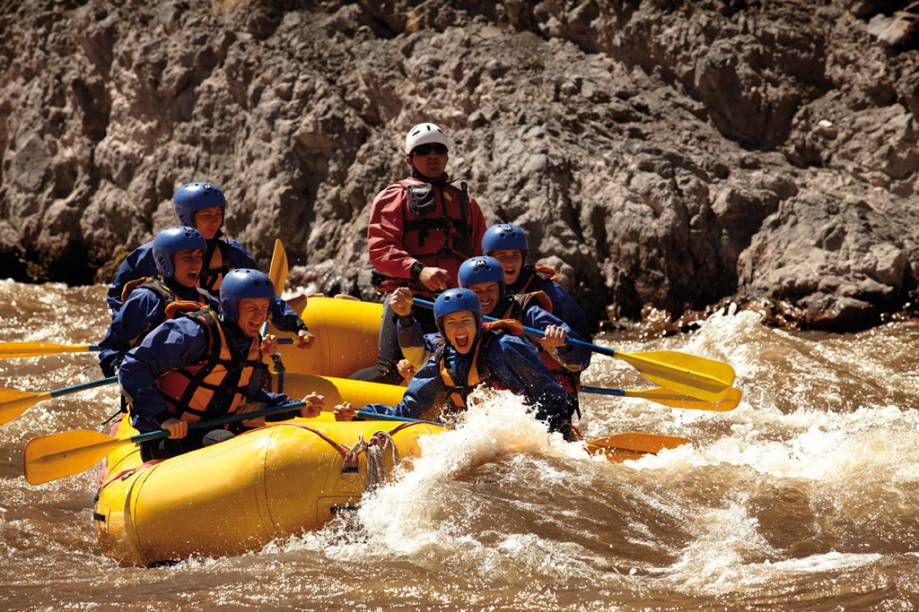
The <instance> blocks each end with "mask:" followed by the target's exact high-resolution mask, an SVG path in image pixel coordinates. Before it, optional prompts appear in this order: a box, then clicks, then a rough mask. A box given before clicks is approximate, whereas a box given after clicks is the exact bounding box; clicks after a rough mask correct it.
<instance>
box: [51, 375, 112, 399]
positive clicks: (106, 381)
mask: <svg viewBox="0 0 919 612" xmlns="http://www.w3.org/2000/svg"><path fill="white" fill-rule="evenodd" d="M117 381H118V377H117V376H109V377H108V378H100V379H99V380H93V381H90V382H85V383H80V384H78V385H71V386H70V387H61V388H60V389H52V390H51V397H59V396H61V395H67V394H68V393H76V392H77V391H83V390H84V389H92V388H93V387H101V386H102V385H107V384H110V383H113V382H117Z"/></svg>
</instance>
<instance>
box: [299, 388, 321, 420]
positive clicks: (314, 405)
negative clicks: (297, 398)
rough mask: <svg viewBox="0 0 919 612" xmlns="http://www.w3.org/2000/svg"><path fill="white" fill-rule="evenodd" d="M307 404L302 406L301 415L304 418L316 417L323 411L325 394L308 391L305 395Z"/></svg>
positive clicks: (304, 398) (304, 399)
mask: <svg viewBox="0 0 919 612" xmlns="http://www.w3.org/2000/svg"><path fill="white" fill-rule="evenodd" d="M303 401H304V402H306V405H304V406H301V407H300V416H301V417H303V418H304V419H314V418H316V417H318V416H319V413H320V412H322V408H323V406H325V396H324V395H319V394H318V393H315V392H314V393H307V394H306V395H304V396H303Z"/></svg>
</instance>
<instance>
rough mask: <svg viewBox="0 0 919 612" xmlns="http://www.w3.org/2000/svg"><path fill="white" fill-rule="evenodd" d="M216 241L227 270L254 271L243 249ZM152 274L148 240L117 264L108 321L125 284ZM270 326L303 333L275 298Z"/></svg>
mask: <svg viewBox="0 0 919 612" xmlns="http://www.w3.org/2000/svg"><path fill="white" fill-rule="evenodd" d="M217 240H223V241H224V242H226V244H227V252H228V254H229V259H230V262H229V266H230V268H231V269H235V268H254V269H258V264H257V263H255V260H254V259H252V256H251V255H249V251H247V250H246V247H244V246H243V245H241V244H240V243H238V242H236V241H235V240H232V239H230V238H217ZM156 274H157V272H156V262H155V261H154V260H153V241H152V240H151V241H150V242H147V243H145V244H142V245H141V246H139V247H137V248H136V249H134V252H132V253H131V254H130V255H128V256H127V257H126V258H125V260H124V261H122V262H121V265H120V266H118V272H116V273H115V280H114V281H112V285H111V286H110V287H109V290H108V295H107V297H106V301H107V302H108V305H109V308H111V309H112V317H113V318H114V316H115V315H116V314H117V313H118V309H119V308H121V291H122V289H124V286H125V285H126V284H128V283H129V282H130V281H132V280H134V279H135V278H140V277H142V276H150V277H153V276H156ZM271 322H272V323H274V324H275V326H276V327H277V328H278V329H281V330H284V331H291V332H297V331H300V330H301V329H306V324H305V323H304V322H303V319H301V318H300V317H299V316H298V315H297V313H296V311H295V310H294V309H293V308H291V307H290V306H289V305H288V304H287V302H285V301H284V300H282V299H281V298H275V299H274V301H273V302H272V303H271Z"/></svg>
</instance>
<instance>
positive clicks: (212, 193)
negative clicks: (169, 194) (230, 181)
mask: <svg viewBox="0 0 919 612" xmlns="http://www.w3.org/2000/svg"><path fill="white" fill-rule="evenodd" d="M172 204H173V206H175V210H176V217H178V218H179V221H180V222H181V223H182V225H187V226H188V227H194V226H195V213H196V212H197V211H199V210H201V209H203V208H211V207H212V206H226V205H227V201H226V198H224V197H223V192H222V191H220V187H218V186H217V185H215V184H213V183H185V184H184V185H182V186H181V187H179V188H178V189H177V190H176V194H175V196H173V198H172Z"/></svg>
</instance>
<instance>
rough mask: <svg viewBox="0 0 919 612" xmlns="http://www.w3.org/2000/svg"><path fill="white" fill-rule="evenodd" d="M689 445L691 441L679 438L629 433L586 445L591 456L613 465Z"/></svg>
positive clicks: (600, 439)
mask: <svg viewBox="0 0 919 612" xmlns="http://www.w3.org/2000/svg"><path fill="white" fill-rule="evenodd" d="M684 444H689V440H687V439H686V438H681V437H679V436H665V435H661V434H646V433H639V432H628V433H621V434H616V435H614V436H607V437H605V438H598V439H596V440H591V441H589V442H587V443H586V445H587V452H588V453H590V454H591V455H603V456H604V457H606V458H607V459H608V460H609V461H612V462H613V463H620V462H622V461H626V460H628V459H640V458H641V457H643V456H645V455H656V454H657V453H659V452H661V451H662V450H666V449H670V448H676V447H678V446H683V445H684Z"/></svg>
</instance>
